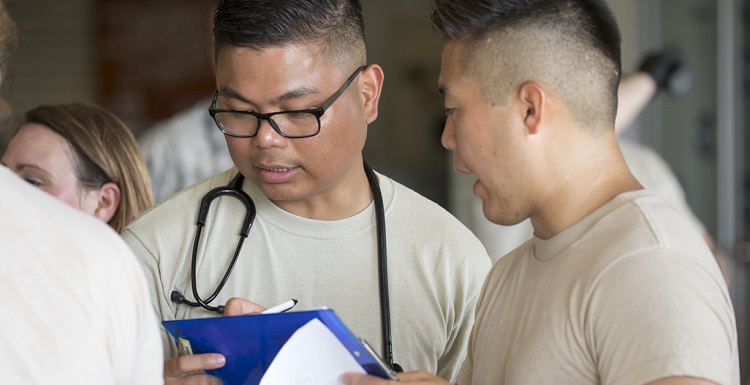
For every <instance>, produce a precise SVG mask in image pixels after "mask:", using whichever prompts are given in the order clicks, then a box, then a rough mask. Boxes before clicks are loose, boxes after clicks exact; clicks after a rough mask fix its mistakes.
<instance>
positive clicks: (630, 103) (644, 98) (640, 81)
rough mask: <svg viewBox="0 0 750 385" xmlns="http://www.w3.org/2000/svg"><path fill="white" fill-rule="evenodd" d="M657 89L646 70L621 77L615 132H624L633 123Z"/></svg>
mask: <svg viewBox="0 0 750 385" xmlns="http://www.w3.org/2000/svg"><path fill="white" fill-rule="evenodd" d="M657 90H658V88H657V85H656V82H655V81H654V79H653V78H652V77H651V75H649V74H648V73H646V72H636V73H633V74H631V75H628V76H626V77H625V78H623V79H622V81H621V82H620V87H619V88H618V89H617V99H618V101H617V117H616V118H615V132H616V133H618V134H620V133H622V132H624V131H625V130H626V129H627V128H628V127H629V126H630V124H631V123H633V121H634V120H635V118H637V117H638V115H639V114H640V113H641V111H643V109H644V108H646V106H647V105H648V103H649V102H651V99H653V97H654V95H656V91H657Z"/></svg>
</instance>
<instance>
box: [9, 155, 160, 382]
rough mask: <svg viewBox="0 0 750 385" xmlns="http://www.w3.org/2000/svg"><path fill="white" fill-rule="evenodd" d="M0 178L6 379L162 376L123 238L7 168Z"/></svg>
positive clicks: (141, 283) (154, 335) (154, 327)
mask: <svg viewBox="0 0 750 385" xmlns="http://www.w3.org/2000/svg"><path fill="white" fill-rule="evenodd" d="M0 185H1V186H3V187H2V189H3V198H4V199H2V201H1V202H0V217H2V218H3V220H2V221H1V222H0V264H2V266H3V267H2V269H0V291H2V292H3V293H5V294H6V298H5V301H4V306H5V310H4V311H3V312H2V315H0V341H2V344H1V345H0V361H2V362H3V369H2V370H0V383H3V384H92V385H93V384H97V385H99V384H123V385H124V384H159V383H162V379H161V375H162V360H161V349H162V348H161V346H160V339H159V329H158V323H157V322H158V320H157V319H156V317H155V315H154V312H153V310H152V308H151V307H150V306H149V304H148V303H149V301H148V292H147V288H146V284H145V279H144V277H143V271H142V270H141V269H140V267H139V266H138V264H137V262H136V260H135V258H134V256H133V254H132V252H131V251H130V249H129V248H128V247H127V245H125V243H124V242H123V241H122V239H121V238H120V237H119V236H118V235H117V233H115V232H114V231H112V229H111V228H109V227H107V226H106V225H105V224H104V223H103V222H101V221H99V220H97V219H96V218H94V217H93V216H90V215H87V214H85V213H83V212H81V211H78V210H75V209H73V208H71V207H69V206H66V205H64V204H63V203H62V202H60V201H58V200H57V199H55V198H54V197H52V196H51V195H49V194H46V193H44V192H42V191H41V190H39V189H37V188H36V187H33V186H32V185H31V184H28V183H27V182H25V181H23V180H22V179H20V178H18V177H17V176H16V175H14V174H13V173H11V171H10V170H8V169H7V168H5V167H2V166H0Z"/></svg>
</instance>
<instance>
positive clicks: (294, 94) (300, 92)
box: [219, 86, 320, 105]
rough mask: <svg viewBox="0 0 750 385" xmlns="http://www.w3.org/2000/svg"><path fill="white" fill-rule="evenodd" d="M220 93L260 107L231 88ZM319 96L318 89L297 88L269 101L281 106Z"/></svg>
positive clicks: (223, 88) (224, 88)
mask: <svg viewBox="0 0 750 385" xmlns="http://www.w3.org/2000/svg"><path fill="white" fill-rule="evenodd" d="M219 93H220V94H222V95H224V96H226V97H229V98H232V99H237V100H239V101H241V102H244V103H247V104H252V105H258V104H257V103H256V102H254V101H252V100H250V99H248V98H246V97H244V96H242V95H240V93H239V92H237V90H235V89H233V88H230V87H221V88H219ZM317 94H320V90H319V89H318V88H317V87H304V86H303V87H298V88H295V89H293V90H291V91H289V92H286V93H284V94H282V95H280V96H277V97H275V98H273V99H271V100H269V101H268V103H269V104H271V105H277V104H280V103H283V102H286V101H289V100H294V99H299V98H303V97H305V96H309V95H317Z"/></svg>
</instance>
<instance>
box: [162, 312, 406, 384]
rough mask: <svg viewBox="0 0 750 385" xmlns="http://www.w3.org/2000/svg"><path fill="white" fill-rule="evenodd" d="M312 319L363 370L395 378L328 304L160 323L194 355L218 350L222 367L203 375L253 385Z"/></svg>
mask: <svg viewBox="0 0 750 385" xmlns="http://www.w3.org/2000/svg"><path fill="white" fill-rule="evenodd" d="M315 318H317V319H318V320H320V321H321V322H322V323H323V324H324V325H325V326H327V327H328V329H330V330H331V332H332V333H333V334H334V335H335V336H336V337H337V338H338V339H339V341H341V343H342V344H343V345H344V347H345V348H346V349H347V350H348V351H349V353H351V354H352V357H354V359H355V360H356V361H357V362H358V363H359V364H360V365H361V366H362V368H363V369H364V370H365V372H367V373H368V374H372V375H375V376H378V377H382V378H386V379H396V377H395V372H393V371H392V370H391V369H390V367H388V366H387V365H386V364H385V363H383V361H382V360H381V359H380V358H379V357H378V356H377V354H375V353H374V352H373V351H372V349H371V348H370V347H369V346H368V345H367V343H366V342H365V341H364V340H361V339H359V338H357V337H356V336H354V334H352V332H351V331H350V330H349V329H348V328H347V327H346V325H345V324H344V322H343V321H341V319H340V318H339V317H338V315H336V313H335V312H334V311H333V310H331V309H327V308H324V309H318V310H307V311H294V312H286V313H276V314H252V315H245V316H234V317H211V318H196V319H185V320H176V321H164V322H162V325H164V328H165V329H167V331H168V332H169V333H170V334H171V335H172V337H174V339H175V340H176V341H177V340H179V339H185V340H188V341H189V342H190V347H191V349H192V352H193V353H194V354H200V353H221V354H223V355H224V356H225V357H226V364H225V365H224V367H222V368H219V369H216V370H212V371H208V373H210V374H213V375H215V376H217V377H219V378H221V379H222V380H223V381H224V383H225V384H227V385H245V384H252V385H256V384H258V383H260V380H261V378H263V375H264V374H265V372H266V370H267V369H268V367H269V366H270V365H271V362H273V359H274V358H275V357H276V354H278V352H279V350H281V347H282V346H284V344H285V343H286V341H287V340H288V339H289V338H290V337H291V336H292V334H294V332H295V331H297V329H299V328H300V327H302V326H303V325H305V324H306V323H308V322H309V321H311V320H313V319H315Z"/></svg>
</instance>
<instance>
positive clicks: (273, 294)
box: [123, 170, 490, 379]
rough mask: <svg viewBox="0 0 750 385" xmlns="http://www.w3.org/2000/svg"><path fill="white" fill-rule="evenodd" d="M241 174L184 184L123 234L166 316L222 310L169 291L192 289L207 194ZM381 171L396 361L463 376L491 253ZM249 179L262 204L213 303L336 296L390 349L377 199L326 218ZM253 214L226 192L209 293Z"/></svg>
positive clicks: (213, 223)
mask: <svg viewBox="0 0 750 385" xmlns="http://www.w3.org/2000/svg"><path fill="white" fill-rule="evenodd" d="M236 172H237V171H236V170H230V171H228V172H225V173H222V174H220V175H217V176H216V177H213V178H211V179H209V180H206V181H204V182H201V183H199V184H197V185H195V186H193V187H191V188H189V189H187V190H185V191H183V192H182V193H180V194H178V195H176V196H174V197H173V198H171V199H169V200H167V201H165V202H164V203H163V204H161V205H159V206H157V207H156V208H155V209H153V210H152V211H150V212H148V213H146V214H145V215H144V216H143V217H141V218H140V219H138V220H136V221H135V222H134V223H133V224H132V225H130V226H129V227H128V228H127V229H126V230H125V231H124V232H123V236H124V238H125V239H126V241H127V242H128V243H129V244H130V246H131V247H132V248H133V249H134V250H135V252H136V255H138V257H139V259H140V260H141V262H142V263H143V265H144V267H145V268H146V270H147V272H148V275H149V277H150V281H151V290H152V295H153V300H154V304H155V306H156V309H157V312H158V313H159V314H160V315H161V317H162V318H163V319H164V320H169V319H175V318H179V319H182V318H194V317H205V316H212V314H209V313H208V312H206V311H205V310H203V309H195V308H189V307H187V306H185V305H181V306H176V305H175V304H174V303H172V302H171V301H170V299H169V296H170V292H171V291H172V290H175V289H177V290H179V291H180V292H182V293H184V294H185V295H186V297H187V298H189V299H192V294H191V289H190V281H189V277H190V263H191V250H192V244H193V237H194V233H195V229H196V226H195V220H196V216H197V211H198V202H200V200H201V198H202V197H203V196H204V194H205V193H206V192H207V191H209V190H210V189H212V188H214V187H217V186H224V185H226V184H227V183H228V182H229V181H230V179H231V178H232V177H233V176H234V175H235V174H236ZM379 178H380V184H381V187H382V192H383V199H384V203H385V211H386V223H387V234H388V237H387V244H388V276H389V289H390V300H391V316H392V320H393V352H394V358H395V361H396V362H397V363H399V364H401V366H403V368H404V369H405V370H416V369H424V370H428V371H431V372H433V373H434V372H437V373H438V374H439V375H441V376H443V377H445V378H448V379H453V378H454V377H455V375H456V373H457V372H458V368H459V366H460V364H461V362H462V360H463V358H464V355H465V349H466V343H467V340H468V334H469V332H470V330H471V325H472V323H473V310H474V305H475V302H476V298H477V296H478V294H479V290H480V289H481V284H482V282H483V280H484V277H485V276H486V273H487V271H488V270H489V267H490V260H489V257H488V256H487V253H486V252H485V250H484V247H483V246H482V245H481V243H480V242H479V240H477V238H476V237H474V236H473V235H472V233H471V232H470V231H469V230H468V229H466V228H465V227H464V226H463V225H461V224H460V223H459V222H458V220H456V219H455V218H453V217H452V216H451V215H450V214H449V213H448V212H447V211H445V210H443V209H442V208H440V207H439V206H438V205H436V204H435V203H433V202H430V201H428V200H427V199H425V198H423V197H421V196H419V195H417V194H416V193H415V192H413V191H411V190H409V189H407V188H405V187H404V186H402V185H400V184H398V183H396V182H394V181H393V180H391V179H389V178H386V177H384V176H382V175H380V176H379ZM244 189H245V191H246V192H247V193H248V194H249V195H250V196H251V197H252V198H253V200H254V201H255V205H256V207H257V211H258V214H257V217H256V219H255V223H254V224H253V227H252V229H251V231H250V236H249V237H248V238H247V240H246V241H245V245H244V247H243V249H242V253H241V254H240V256H239V258H238V261H237V266H236V267H235V271H234V273H233V274H232V277H231V278H230V279H229V281H228V283H227V285H226V287H225V288H224V290H223V291H222V292H221V294H220V295H219V297H218V298H217V300H216V301H215V302H214V304H223V303H225V302H226V300H227V299H229V298H230V297H242V298H246V299H249V300H251V301H254V302H257V303H259V304H261V305H265V306H272V305H276V304H278V303H281V302H283V301H286V300H288V299H290V298H295V299H297V300H299V304H298V305H297V309H308V308H316V307H320V306H328V307H330V308H332V309H333V310H334V311H336V313H338V314H339V316H341V318H342V319H343V320H344V322H345V323H346V324H347V325H348V326H349V327H350V328H351V330H352V331H353V332H354V333H355V334H357V335H358V336H360V337H363V338H365V339H366V340H368V341H369V342H370V344H371V345H373V346H375V347H376V348H377V350H378V351H380V350H381V349H380V348H381V346H382V336H381V326H380V305H379V304H380V302H379V290H378V278H377V277H378V275H377V254H376V243H375V242H376V236H375V216H374V215H375V214H374V208H373V205H370V207H368V208H367V209H365V210H364V211H363V212H361V213H360V214H358V215H356V216H354V217H351V218H348V219H344V220H338V221H316V220H310V219H306V218H301V217H297V216H295V215H292V214H289V213H287V212H285V211H283V210H281V209H279V208H278V207H277V206H275V205H274V204H273V203H271V202H270V201H269V200H268V199H267V198H265V197H264V196H263V195H262V193H261V192H260V191H259V190H258V189H257V188H256V187H255V186H254V185H252V184H251V183H249V182H247V181H246V182H245V186H244ZM243 216H244V209H243V208H242V205H241V203H239V202H238V201H237V200H236V199H232V198H221V199H220V201H216V202H215V203H214V205H213V206H212V208H211V211H210V212H209V219H208V225H207V228H206V229H205V230H204V240H203V241H202V242H201V245H200V246H199V253H198V257H199V261H198V266H199V273H198V276H199V279H198V287H199V291H200V293H201V295H202V297H204V298H205V297H207V296H208V295H209V294H210V293H211V292H213V290H214V288H215V287H216V285H217V284H218V283H219V280H220V278H221V276H222V275H223V274H224V272H225V269H226V267H227V264H228V262H229V259H230V257H231V255H232V253H233V251H234V248H235V245H236V244H237V240H238V231H239V230H238V229H239V226H240V223H241V222H242V218H243ZM216 218H222V220H221V221H217V220H216ZM165 338H166V337H165ZM171 346H172V345H171V344H170V342H169V341H168V340H165V347H166V348H167V352H166V353H167V355H172V354H175V350H174V349H173V348H172V347H171Z"/></svg>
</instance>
